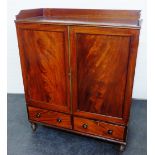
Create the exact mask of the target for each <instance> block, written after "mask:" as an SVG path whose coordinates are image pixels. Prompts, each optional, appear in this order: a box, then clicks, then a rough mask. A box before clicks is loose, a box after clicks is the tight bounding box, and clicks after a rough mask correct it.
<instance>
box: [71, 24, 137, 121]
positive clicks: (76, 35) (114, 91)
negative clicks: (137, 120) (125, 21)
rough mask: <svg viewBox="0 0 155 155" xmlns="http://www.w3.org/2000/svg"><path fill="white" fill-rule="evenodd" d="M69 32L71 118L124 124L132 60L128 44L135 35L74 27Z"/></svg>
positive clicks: (126, 31) (131, 32)
mask: <svg viewBox="0 0 155 155" xmlns="http://www.w3.org/2000/svg"><path fill="white" fill-rule="evenodd" d="M70 31H71V51H72V55H71V60H72V81H73V82H72V83H73V84H72V85H73V111H74V115H76V116H83V117H86V118H92V119H99V120H103V121H108V122H115V123H118V124H126V123H127V117H126V115H127V113H128V112H129V111H128V110H127V109H128V108H129V107H128V105H130V102H131V100H130V101H129V100H127V101H126V96H128V95H129V94H128V93H127V92H128V91H129V90H132V87H129V86H128V85H127V81H128V79H129V78H131V77H130V74H129V73H128V69H130V68H129V64H130V63H131V61H133V59H134V60H135V58H132V59H130V56H131V53H133V51H132V48H133V49H134V48H135V47H134V46H131V43H132V38H133V36H134V37H136V36H138V31H136V30H133V31H132V30H130V29H115V28H95V27H84V28H83V27H75V26H72V27H71V29H70ZM136 47H137V45H136ZM134 52H135V54H136V50H135V51H134ZM132 81H133V77H132ZM127 89H129V90H127ZM130 95H131V94H130ZM130 98H131V96H130ZM124 107H126V108H127V107H128V108H127V109H126V108H124ZM128 116H129V115H128Z"/></svg>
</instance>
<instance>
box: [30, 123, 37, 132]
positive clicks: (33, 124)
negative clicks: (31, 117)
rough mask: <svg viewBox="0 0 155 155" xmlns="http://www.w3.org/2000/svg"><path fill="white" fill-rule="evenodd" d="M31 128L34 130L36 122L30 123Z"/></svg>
mask: <svg viewBox="0 0 155 155" xmlns="http://www.w3.org/2000/svg"><path fill="white" fill-rule="evenodd" d="M31 128H32V131H36V129H37V124H36V123H31Z"/></svg>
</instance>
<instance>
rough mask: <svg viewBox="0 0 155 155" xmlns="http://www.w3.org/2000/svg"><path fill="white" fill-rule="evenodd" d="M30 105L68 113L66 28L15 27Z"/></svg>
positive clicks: (21, 25) (26, 25) (49, 26)
mask: <svg viewBox="0 0 155 155" xmlns="http://www.w3.org/2000/svg"><path fill="white" fill-rule="evenodd" d="M17 33H18V41H19V48H20V58H21V65H22V72H23V79H24V86H25V92H26V99H27V102H28V104H29V105H32V106H36V107H39V108H47V109H52V110H55V111H62V112H68V113H70V94H69V92H70V90H69V88H70V86H69V78H68V72H69V66H68V65H69V64H68V33H67V27H66V26H51V25H39V24H37V25H35V24H17Z"/></svg>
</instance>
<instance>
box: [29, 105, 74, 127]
mask: <svg viewBox="0 0 155 155" xmlns="http://www.w3.org/2000/svg"><path fill="white" fill-rule="evenodd" d="M28 115H29V120H30V121H37V122H42V123H45V124H49V125H55V126H58V127H63V128H69V129H72V125H71V116H70V115H67V114H62V113H58V112H54V111H49V110H45V109H39V108H34V107H28ZM58 120H61V122H60V121H58Z"/></svg>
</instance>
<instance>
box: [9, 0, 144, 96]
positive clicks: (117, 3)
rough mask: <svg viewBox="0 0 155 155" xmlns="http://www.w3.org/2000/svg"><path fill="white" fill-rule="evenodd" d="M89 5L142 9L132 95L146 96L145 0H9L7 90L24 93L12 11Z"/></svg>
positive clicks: (86, 6) (90, 6)
mask: <svg viewBox="0 0 155 155" xmlns="http://www.w3.org/2000/svg"><path fill="white" fill-rule="evenodd" d="M42 7H45V8H89V9H137V10H142V15H141V18H142V19H143V22H142V29H141V35H140V42H139V50H138V58H137V65H136V73H135V82H134V89H133V98H138V99H146V98H147V92H146V89H147V88H146V87H147V77H146V74H147V71H146V3H145V0H94V1H93V0H76V1H74V0H64V1H56V0H50V1H43V0H37V1H36V0H26V1H25V0H20V1H19V0H8V10H7V12H8V18H7V20H8V21H7V23H8V26H7V28H8V49H7V50H8V53H7V55H8V59H7V60H8V61H7V62H8V80H7V81H8V86H7V92H8V93H23V92H24V91H23V82H22V76H21V68H20V61H19V54H18V45H17V38H16V31H15V25H14V19H15V15H17V14H18V12H19V11H20V10H22V9H31V8H42Z"/></svg>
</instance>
